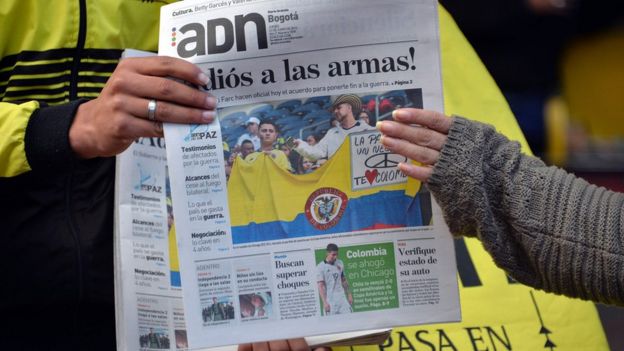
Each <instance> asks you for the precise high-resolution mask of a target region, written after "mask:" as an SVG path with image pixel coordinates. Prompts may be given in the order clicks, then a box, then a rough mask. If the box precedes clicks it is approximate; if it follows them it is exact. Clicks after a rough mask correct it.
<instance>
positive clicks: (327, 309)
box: [323, 301, 331, 313]
mask: <svg viewBox="0 0 624 351" xmlns="http://www.w3.org/2000/svg"><path fill="white" fill-rule="evenodd" d="M323 309H324V310H325V313H329V312H331V306H330V305H329V303H328V302H326V301H323Z"/></svg>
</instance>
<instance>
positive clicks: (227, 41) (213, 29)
mask: <svg viewBox="0 0 624 351" xmlns="http://www.w3.org/2000/svg"><path fill="white" fill-rule="evenodd" d="M247 25H254V26H255V29H256V30H255V33H256V38H257V41H258V49H260V50H262V49H266V48H268V47H269V45H268V36H267V30H266V21H265V19H264V17H262V15H260V14H259V13H256V12H252V13H249V14H247V15H237V16H234V22H232V21H231V20H229V19H227V18H215V19H211V20H208V21H207V22H206V25H205V26H204V25H203V24H201V23H188V24H185V25H184V26H182V27H180V28H179V32H180V33H181V34H182V36H183V37H182V39H180V40H179V41H178V38H176V32H177V30H176V29H177V28H176V27H173V28H171V32H172V33H171V46H176V45H177V51H178V55H179V56H180V57H182V58H189V57H193V56H204V55H213V54H223V53H226V52H228V51H230V50H231V49H232V48H233V47H234V44H236V51H246V50H247V38H246V36H245V27H246V26H247ZM217 33H220V34H222V38H221V37H219V39H221V41H222V42H221V43H217Z"/></svg>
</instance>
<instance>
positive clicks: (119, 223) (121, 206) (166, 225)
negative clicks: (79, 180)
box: [114, 49, 391, 351]
mask: <svg viewBox="0 0 624 351" xmlns="http://www.w3.org/2000/svg"><path fill="white" fill-rule="evenodd" d="M153 55H155V54H153V53H150V52H145V51H139V50H132V49H128V50H125V51H124V52H123V54H122V58H126V57H143V56H153ZM116 170H117V174H116V179H117V181H116V183H115V184H116V189H115V191H116V196H115V201H116V206H115V209H116V212H115V221H116V223H115V240H114V245H115V250H114V252H115V298H116V301H115V305H116V319H117V323H116V325H117V349H118V350H139V349H142V350H145V349H158V350H186V349H190V348H189V347H188V340H187V333H186V325H185V321H184V307H183V304H182V284H181V280H180V272H179V267H178V263H177V262H178V254H177V246H176V242H175V221H174V219H173V210H172V203H171V188H170V184H169V178H168V171H167V160H166V152H165V141H164V139H162V138H139V139H137V140H136V141H135V142H134V143H133V144H132V145H130V147H129V148H128V149H127V150H126V151H125V152H123V153H122V154H120V155H119V156H118V157H117V166H116ZM390 331H391V329H387V328H385V329H378V330H366V331H356V332H347V333H338V334H332V335H319V336H310V337H306V341H307V342H308V344H309V345H310V347H318V346H329V347H332V346H341V345H371V344H373V345H375V344H381V343H382V342H384V341H385V340H386V339H387V338H388V337H389V335H390ZM193 349H199V348H193ZM201 349H205V348H201ZM211 350H212V351H234V350H236V347H235V345H230V346H226V347H220V348H211Z"/></svg>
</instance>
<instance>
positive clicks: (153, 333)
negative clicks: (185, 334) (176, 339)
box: [139, 327, 170, 350]
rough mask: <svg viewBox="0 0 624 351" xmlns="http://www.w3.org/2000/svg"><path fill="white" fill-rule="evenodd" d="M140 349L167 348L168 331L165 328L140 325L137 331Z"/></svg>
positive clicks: (168, 342)
mask: <svg viewBox="0 0 624 351" xmlns="http://www.w3.org/2000/svg"><path fill="white" fill-rule="evenodd" d="M139 345H140V346H141V349H142V350H144V349H148V350H151V349H156V350H169V345H170V341H169V331H168V330H167V329H165V328H157V327H153V328H150V327H141V328H140V332H139Z"/></svg>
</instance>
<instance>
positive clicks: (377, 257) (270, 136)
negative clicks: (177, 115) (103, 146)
mask: <svg viewBox="0 0 624 351" xmlns="http://www.w3.org/2000/svg"><path fill="white" fill-rule="evenodd" d="M159 54H161V55H168V56H177V57H182V58H185V59H187V60H190V61H191V62H194V63H195V64H197V65H199V66H200V67H201V68H202V70H203V71H204V72H205V73H206V74H207V75H208V76H209V77H210V78H211V83H210V84H209V86H207V87H206V88H207V89H209V90H210V91H211V93H212V94H213V95H215V97H216V98H217V100H218V102H219V107H220V109H219V111H218V115H219V116H218V120H217V121H215V122H214V123H212V124H210V125H165V141H166V146H167V147H166V156H165V154H164V152H163V150H164V149H165V148H164V143H163V141H162V140H154V139H142V140H138V141H137V143H135V144H134V145H133V148H131V149H129V150H128V151H127V152H126V153H124V155H122V156H120V161H119V168H118V173H119V178H118V179H119V181H118V195H119V196H118V202H119V213H118V229H119V234H120V237H121V241H122V242H123V241H124V240H127V242H128V244H127V245H123V244H121V243H120V244H119V245H118V250H119V251H118V252H119V254H118V257H117V262H118V263H119V265H121V266H122V267H123V269H122V270H121V273H122V274H121V278H120V279H121V281H119V282H118V283H119V284H118V287H119V290H118V294H117V296H120V298H121V299H122V300H123V304H121V306H122V307H121V308H120V310H121V309H122V310H123V311H118V312H119V314H122V313H123V315H122V316H123V317H121V319H123V321H124V323H123V327H122V326H120V328H119V329H120V330H119V333H123V336H122V337H121V339H123V340H124V341H125V342H126V346H127V348H128V349H136V348H148V349H149V348H160V349H173V347H174V346H173V344H174V343H173V342H172V341H171V340H172V339H174V336H175V344H176V345H177V346H178V347H179V348H184V347H188V346H190V347H191V348H202V347H213V346H220V345H230V344H238V343H246V342H254V341H264V340H268V339H279V338H292V337H300V336H310V335H323V334H334V333H342V332H351V331H356V330H370V329H379V328H388V327H392V326H398V325H410V324H417V323H431V322H448V321H456V320H458V319H459V302H458V296H457V294H458V290H457V282H456V278H455V262H454V253H453V246H452V241H451V237H450V235H448V230H447V228H446V227H445V225H444V222H443V220H442V218H441V214H440V211H439V209H438V208H437V206H436V205H435V203H434V202H432V201H431V200H432V199H431V197H430V195H429V193H428V192H427V191H426V188H425V187H423V186H421V184H419V183H418V182H415V181H412V180H408V179H407V178H406V177H405V176H404V175H403V174H402V173H401V172H400V171H398V170H397V169H396V165H397V164H398V163H399V162H405V161H406V160H405V159H404V158H402V157H401V156H400V155H397V154H392V153H390V152H389V151H388V150H386V149H385V148H383V146H382V145H381V144H380V142H379V133H378V132H377V131H376V130H375V128H374V127H373V126H374V123H375V121H378V120H383V119H386V118H391V117H390V116H391V112H392V111H393V110H394V109H396V108H398V107H408V106H412V107H425V108H428V109H434V110H442V107H443V106H442V87H441V76H440V63H439V47H438V33H437V4H436V2H435V1H431V0H426V1H424V0H422V1H407V0H406V1H393V2H389V3H388V2H378V1H371V0H366V1H362V0H360V1H352V0H349V1H341V2H339V3H335V2H329V1H320V2H319V1H311V0H302V1H297V2H293V1H280V0H265V1H259V0H258V1H185V2H179V3H175V4H172V5H168V6H164V7H163V8H162V12H161V33H160V49H159ZM150 150H151V151H150ZM168 180H170V181H168ZM169 190H170V196H169V195H168V193H169ZM173 218H175V225H173ZM128 246H129V247H128ZM119 265H118V266H119ZM130 267H131V268H130ZM121 329H123V330H121ZM351 336H353V335H351ZM157 340H159V342H156V341H157ZM333 340H336V338H334V339H333ZM165 341H166V342H165ZM159 345H160V346H159ZM163 345H166V347H165V346H163Z"/></svg>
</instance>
